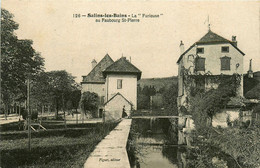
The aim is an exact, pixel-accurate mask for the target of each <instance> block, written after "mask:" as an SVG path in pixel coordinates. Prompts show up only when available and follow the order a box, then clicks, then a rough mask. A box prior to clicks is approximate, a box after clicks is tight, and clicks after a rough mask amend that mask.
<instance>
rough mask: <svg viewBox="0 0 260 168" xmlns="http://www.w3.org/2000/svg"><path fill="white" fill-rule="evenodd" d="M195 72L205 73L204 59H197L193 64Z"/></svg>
mask: <svg viewBox="0 0 260 168" xmlns="http://www.w3.org/2000/svg"><path fill="white" fill-rule="evenodd" d="M195 69H196V71H205V58H202V57H197V58H196V62H195Z"/></svg>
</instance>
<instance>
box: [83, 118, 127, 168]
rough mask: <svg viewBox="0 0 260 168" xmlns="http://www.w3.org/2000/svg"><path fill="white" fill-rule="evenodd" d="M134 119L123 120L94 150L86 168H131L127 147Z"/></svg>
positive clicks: (86, 163)
mask: <svg viewBox="0 0 260 168" xmlns="http://www.w3.org/2000/svg"><path fill="white" fill-rule="evenodd" d="M131 123H132V119H123V120H122V121H121V122H120V123H119V124H118V126H117V127H116V128H115V129H114V130H112V131H111V132H110V133H109V134H108V135H107V136H106V137H105V138H104V139H103V140H102V141H101V142H100V143H99V144H98V145H97V146H96V148H95V149H94V151H93V152H92V153H91V154H90V156H89V157H88V159H87V160H86V162H85V164H84V167H85V168H104V167H105V168H130V163H129V160H128V155H127V151H126V145H127V140H128V135H129V132H130V128H131Z"/></svg>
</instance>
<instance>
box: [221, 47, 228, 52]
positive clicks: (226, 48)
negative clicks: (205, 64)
mask: <svg viewBox="0 0 260 168" xmlns="http://www.w3.org/2000/svg"><path fill="white" fill-rule="evenodd" d="M221 52H223V53H228V52H229V47H221Z"/></svg>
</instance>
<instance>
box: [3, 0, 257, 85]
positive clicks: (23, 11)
mask: <svg viewBox="0 0 260 168" xmlns="http://www.w3.org/2000/svg"><path fill="white" fill-rule="evenodd" d="M1 7H2V8H5V9H7V10H8V11H9V12H11V13H12V14H13V15H14V20H15V21H16V22H17V23H18V24H19V29H18V30H17V31H15V33H16V34H17V36H18V38H19V39H31V40H33V42H34V44H33V47H34V49H35V50H36V51H38V52H40V53H41V55H42V57H44V58H45V68H46V71H51V70H66V71H68V72H69V73H71V74H72V75H73V76H76V77H77V78H76V81H77V82H80V81H81V80H82V77H81V76H82V75H87V74H88V73H89V72H90V71H91V61H92V60H93V59H96V60H97V62H99V61H100V60H101V59H102V58H103V57H104V56H105V55H106V54H107V53H108V54H109V55H110V56H111V58H112V59H113V60H114V61H116V60H117V59H119V58H120V57H122V55H123V56H125V57H127V58H128V59H130V57H131V62H132V63H133V64H134V65H135V66H136V67H138V68H139V69H140V70H141V71H142V78H155V77H169V76H173V75H174V76H177V73H178V66H177V64H176V61H177V60H178V58H179V56H180V49H179V44H180V41H181V40H182V41H183V43H184V45H185V49H188V48H189V47H190V46H191V45H192V44H193V43H194V42H196V41H198V40H199V39H200V38H201V37H202V36H203V35H205V34H206V33H207V31H208V23H207V20H208V19H207V18H208V17H209V22H210V24H211V30H212V31H213V32H215V33H217V34H219V35H221V36H222V37H225V38H227V39H229V40H231V37H232V35H235V36H237V41H238V47H239V49H240V50H242V51H243V52H244V53H245V54H246V55H245V56H244V72H247V70H248V66H249V60H250V59H253V71H259V70H260V66H259V63H260V47H259V46H260V31H259V30H260V27H259V26H260V10H259V9H260V2H259V1H219V2H217V1H185V2H183V1H106V2H104V1H103V2H101V1H89V0H88V1H86V0H55V1H51V0H2V2H1ZM89 13H90V14H95V13H97V14H104V13H108V14H110V13H112V14H113V13H117V14H120V13H121V14H127V15H131V16H132V15H133V16H134V15H137V16H138V14H141V15H140V16H138V17H137V19H139V22H120V23H116V22H96V19H98V18H93V17H82V15H88V14H89ZM73 14H81V17H80V18H75V17H73V16H75V15H73ZM142 14H145V15H149V14H151V15H159V17H156V18H150V17H148V18H142ZM120 19H121V18H120ZM132 19H136V18H132ZM205 21H206V22H205Z"/></svg>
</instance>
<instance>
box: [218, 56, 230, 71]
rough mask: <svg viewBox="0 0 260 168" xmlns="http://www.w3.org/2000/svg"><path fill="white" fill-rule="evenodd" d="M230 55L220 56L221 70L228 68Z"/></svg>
mask: <svg viewBox="0 0 260 168" xmlns="http://www.w3.org/2000/svg"><path fill="white" fill-rule="evenodd" d="M230 59H231V58H230V57H227V56H225V57H222V58H220V61H221V70H230Z"/></svg>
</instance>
